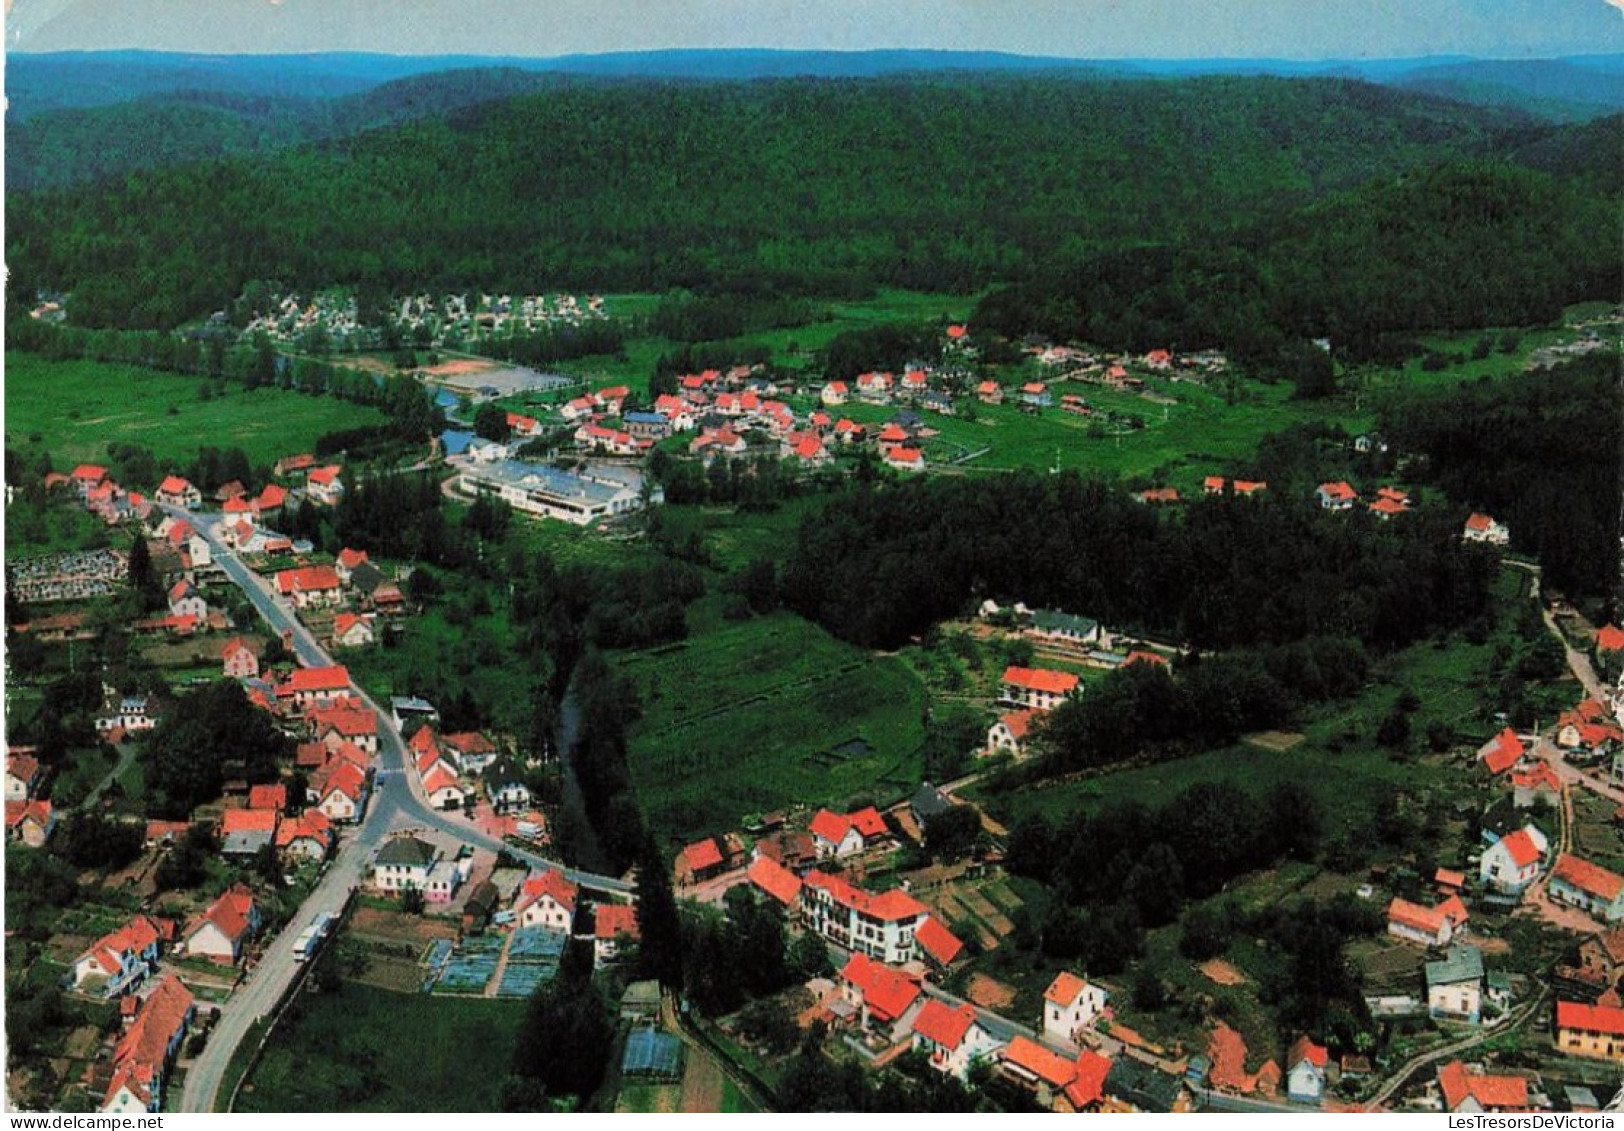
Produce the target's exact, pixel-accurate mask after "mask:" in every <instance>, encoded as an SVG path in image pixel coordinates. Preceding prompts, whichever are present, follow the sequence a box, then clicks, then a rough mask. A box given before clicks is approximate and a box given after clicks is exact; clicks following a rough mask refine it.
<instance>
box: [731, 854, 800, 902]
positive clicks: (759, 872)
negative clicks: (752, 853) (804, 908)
mask: <svg viewBox="0 0 1624 1131" xmlns="http://www.w3.org/2000/svg"><path fill="white" fill-rule="evenodd" d="M744 875H745V879H747V880H748V881H750V884H751V886H752V887H755V888H756V889H757V890H759V891H761V892H762V893H764V894H765V895H766V896H768V898H769V899H771V900H772V906H775V907H777V908H779V909H780V910H784V911H790V910H793V909H794V908H795V907H796V906H798V905H799V903H800V899H801V878H800V877H799V876H797V875H796V874H795V873H794V872H791V871H790V870H789V869H788V868H786V867H784V865H782V864H780V863H779V862H778V861H776V860H774V859H772V858H771V857H769V856H757V857H756V858H755V859H754V860H752V861H750V867H749V869H748V870H747V871H746V872H745V874H744Z"/></svg>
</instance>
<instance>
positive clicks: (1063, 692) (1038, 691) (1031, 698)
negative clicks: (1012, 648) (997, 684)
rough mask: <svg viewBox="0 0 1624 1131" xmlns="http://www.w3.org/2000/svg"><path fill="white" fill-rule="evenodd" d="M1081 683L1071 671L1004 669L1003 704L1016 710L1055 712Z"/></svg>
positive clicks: (1001, 699)
mask: <svg viewBox="0 0 1624 1131" xmlns="http://www.w3.org/2000/svg"><path fill="white" fill-rule="evenodd" d="M1078 683H1079V680H1078V678H1077V677H1076V676H1074V675H1072V674H1071V673H1070V672H1057V671H1050V670H1048V669H1046V668H1020V667H1013V666H1012V667H1008V668H1005V669H1004V678H1003V694H1002V695H1001V696H1000V701H1001V702H1004V703H1008V704H1010V705H1011V706H1014V707H1029V708H1031V709H1033V710H1037V711H1052V710H1054V709H1055V708H1056V707H1058V706H1060V704H1061V703H1062V702H1064V701H1065V700H1066V698H1067V697H1068V696H1070V695H1072V694H1074V693H1075V692H1076V691H1077V686H1078Z"/></svg>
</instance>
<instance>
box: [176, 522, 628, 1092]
mask: <svg viewBox="0 0 1624 1131" xmlns="http://www.w3.org/2000/svg"><path fill="white" fill-rule="evenodd" d="M165 509H166V510H168V511H169V513H170V514H172V515H173V516H175V517H177V518H184V519H186V521H188V522H190V523H191V524H192V525H193V527H194V528H196V529H197V531H198V532H199V533H200V534H201V535H202V536H203V537H204V539H205V540H206V541H207V542H208V543H209V548H210V552H211V554H212V556H213V558H214V561H215V563H216V564H217V565H219V566H220V568H221V569H222V570H224V571H225V574H226V577H228V578H229V579H230V580H231V581H232V583H233V584H235V585H236V586H237V587H238V588H240V589H241V590H242V591H243V592H244V593H245V594H246V595H247V597H248V599H249V601H251V602H252V603H253V605H254V608H255V609H256V610H257V611H258V612H259V614H260V616H261V617H263V618H264V620H265V622H266V623H267V624H268V625H269V626H270V628H271V630H272V631H273V632H276V633H277V634H279V635H280V634H283V633H291V634H292V641H293V652H294V655H296V656H297V657H298V659H299V662H300V663H302V664H304V665H305V666H307V667H322V666H326V665H329V664H332V663H333V662H334V661H333V659H332V657H331V656H329V655H328V654H327V651H326V650H325V649H324V648H322V646H321V644H320V643H319V642H318V641H317V640H316V638H315V637H314V636H313V635H312V634H311V633H310V630H309V629H307V628H306V627H305V626H304V625H302V624H300V623H299V620H298V618H297V617H296V616H295V615H294V613H293V610H292V609H291V608H290V607H289V606H288V605H287V604H286V603H285V602H283V601H282V600H281V598H279V597H277V596H276V595H275V594H274V592H273V591H272V590H271V587H270V585H269V584H268V583H267V582H266V581H265V579H264V578H262V577H260V576H259V575H258V574H256V573H254V572H253V571H252V570H250V569H249V568H248V567H247V566H245V565H243V563H242V562H241V561H240V560H239V559H238V558H237V556H236V555H235V554H234V553H232V552H231V551H230V550H228V549H227V548H226V547H225V546H224V545H223V544H222V543H221V542H220V539H219V536H218V526H219V522H220V519H219V517H218V516H206V515H198V514H193V513H189V512H186V511H182V510H179V509H177V508H165ZM354 690H355V693H356V694H357V695H359V696H360V697H361V699H362V700H363V701H364V702H365V703H366V704H367V706H369V707H370V708H372V710H373V711H375V712H376V713H377V715H378V771H377V774H376V775H375V781H374V785H373V789H372V794H371V797H370V798H369V799H368V802H367V808H366V813H365V815H364V817H363V819H362V821H361V823H360V824H359V825H357V826H355V827H354V828H353V829H351V830H349V831H348V832H346V833H345V834H344V837H343V842H342V844H341V846H340V848H339V851H338V854H337V855H336V856H335V857H334V859H333V860H332V862H331V863H330V864H329V865H328V867H327V871H326V873H325V874H324V875H323V876H322V879H321V881H320V883H318V884H317V886H316V888H315V890H314V891H312V892H311V893H310V896H309V898H307V899H306V900H305V902H304V904H303V905H302V906H301V907H300V908H299V911H298V913H297V914H296V915H294V916H293V918H292V919H291V920H290V921H289V923H288V925H287V927H286V928H285V929H284V931H283V933H282V936H280V937H279V938H278V939H273V940H270V941H269V943H268V945H267V946H266V947H265V950H264V953H263V955H262V956H261V958H260V960H259V963H258V965H256V966H255V967H254V969H253V970H252V971H251V972H250V973H249V974H248V976H247V978H246V979H245V980H244V981H243V983H242V984H241V985H239V986H238V987H237V989H236V991H235V992H234V993H233V994H232V995H231V999H230V1001H228V1002H226V1004H224V1005H223V1006H221V1007H220V1017H219V1020H218V1021H217V1022H216V1023H215V1026H214V1029H213V1031H212V1032H211V1033H210V1036H209V1040H208V1044H207V1045H206V1047H205V1048H204V1050H203V1052H202V1053H201V1054H199V1055H198V1057H197V1059H196V1060H195V1061H194V1062H193V1063H192V1065H191V1067H190V1068H189V1069H188V1071H187V1073H186V1082H185V1089H184V1092H183V1093H182V1096H181V1103H180V1108H179V1110H181V1111H189V1112H207V1111H213V1110H214V1107H215V1104H216V1102H217V1100H218V1097H219V1091H220V1087H221V1085H222V1083H223V1082H224V1077H225V1070H226V1066H227V1064H228V1062H229V1061H230V1060H231V1056H232V1053H234V1052H235V1051H236V1049H237V1046H238V1045H240V1044H241V1043H242V1041H243V1039H244V1038H245V1037H246V1036H247V1034H248V1030H249V1028H250V1026H252V1025H253V1023H254V1022H255V1021H257V1020H258V1019H259V1018H261V1017H263V1016H265V1015H266V1014H267V1013H269V1012H270V1010H271V1008H272V1007H273V1006H274V1005H275V1004H276V1002H277V1001H278V999H280V998H281V996H282V994H283V992H285V991H286V989H287V988H288V986H289V985H290V984H291V983H292V981H293V977H294V975H295V974H296V973H297V972H298V969H299V966H298V964H297V963H296V962H295V961H294V960H293V948H292V947H291V946H284V945H282V943H281V939H282V938H293V937H296V936H297V935H298V933H299V932H300V931H302V930H303V929H304V928H305V927H307V926H309V925H310V924H311V922H312V921H313V920H314V919H315V917H316V915H317V914H318V913H328V914H337V912H338V911H339V910H340V909H341V908H342V907H343V906H344V903H345V901H346V900H347V899H348V897H349V893H350V890H351V889H352V888H354V887H356V886H357V885H358V884H359V883H360V882H361V878H362V876H363V874H364V873H365V871H366V868H367V865H368V863H369V862H370V861H371V859H372V856H373V853H374V852H376V850H377V848H378V846H379V845H381V844H382V843H383V841H384V840H385V839H387V838H388V836H389V835H390V834H391V833H393V832H396V831H398V830H402V829H433V830H437V831H439V832H442V833H446V834H448V835H450V836H453V837H455V838H457V839H458V840H461V841H464V842H466V843H468V844H472V845H475V846H477V847H481V848H486V849H490V850H491V851H497V850H501V849H506V850H507V851H508V852H509V853H511V854H512V855H514V856H516V857H518V858H519V859H521V860H523V861H524V862H525V863H526V864H527V865H529V866H530V867H532V868H556V869H558V870H560V871H562V872H564V873H565V874H566V875H568V876H569V878H570V879H571V880H573V881H574V882H575V883H577V884H580V885H581V886H582V887H587V888H592V889H594V890H596V891H605V892H613V893H616V894H621V895H625V894H629V893H630V892H631V891H632V885H631V884H628V883H626V882H625V881H624V880H621V879H619V878H618V877H614V876H600V875H596V874H594V873H591V872H582V871H579V870H576V869H573V868H569V867H567V866H566V865H564V864H562V863H560V862H558V861H555V860H549V859H547V858H546V857H543V856H539V855H537V854H535V853H532V852H526V851H524V850H522V849H518V848H514V847H513V846H511V845H508V844H505V843H503V842H502V841H500V840H498V839H496V838H495V837H492V836H489V835H488V834H486V833H484V832H482V831H481V830H480V829H478V828H477V827H475V826H474V824H473V823H472V822H471V821H469V820H468V819H467V817H465V816H464V815H462V814H461V813H458V812H445V811H441V810H438V809H433V808H430V806H429V804H428V799H427V797H426V796H425V795H424V793H423V787H422V783H421V782H419V780H418V777H417V774H416V773H413V772H411V771H410V769H409V767H410V766H411V762H410V760H409V759H408V758H407V756H406V743H405V740H404V739H403V738H402V736H401V733H400V730H399V729H398V728H397V727H396V726H395V724H394V720H393V718H392V717H391V715H390V713H389V712H387V711H384V710H382V709H380V708H379V706H378V704H377V703H376V702H375V701H373V699H372V697H371V696H369V695H368V694H367V693H366V692H365V691H363V690H361V689H360V688H358V687H357V688H354Z"/></svg>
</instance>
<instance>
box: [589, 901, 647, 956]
mask: <svg viewBox="0 0 1624 1131" xmlns="http://www.w3.org/2000/svg"><path fill="white" fill-rule="evenodd" d="M592 916H593V919H592V957H593V961H594V962H595V964H596V965H598V966H602V965H603V964H604V963H606V962H613V961H614V960H615V959H617V958H619V957H620V953H621V951H622V949H624V947H625V945H626V943H628V942H636V941H637V940H638V939H639V938H641V937H642V934H641V931H640V930H639V928H638V926H637V908H635V907H633V906H632V905H631V904H629V903H600V904H598V906H597V907H595V908H593V911H592Z"/></svg>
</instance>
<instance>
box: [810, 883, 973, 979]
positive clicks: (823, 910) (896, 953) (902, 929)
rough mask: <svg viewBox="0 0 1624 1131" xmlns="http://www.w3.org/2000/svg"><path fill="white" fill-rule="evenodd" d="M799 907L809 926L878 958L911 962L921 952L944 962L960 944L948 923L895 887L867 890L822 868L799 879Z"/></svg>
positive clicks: (951, 957) (826, 936)
mask: <svg viewBox="0 0 1624 1131" xmlns="http://www.w3.org/2000/svg"><path fill="white" fill-rule="evenodd" d="M800 912H801V921H802V923H803V925H805V926H806V928H807V929H808V930H811V931H813V932H815V933H817V934H819V935H821V936H823V937H824V938H825V939H827V940H829V941H830V942H832V943H834V944H835V945H836V946H841V947H845V948H846V949H848V950H854V951H860V952H862V953H866V954H868V955H869V956H870V957H872V958H876V959H879V960H880V961H882V962H892V963H904V962H911V961H913V960H914V959H916V958H919V957H921V956H922V955H924V956H928V957H930V958H932V959H933V961H936V963H937V964H938V965H946V964H948V963H950V962H951V961H952V960H953V959H954V958H956V957H957V956H958V954H959V953H960V951H961V950H962V948H963V944H962V943H961V942H959V940H958V939H957V938H955V937H954V936H953V934H952V932H951V931H949V930H948V929H947V928H946V926H944V925H943V924H941V923H939V922H936V921H935V920H934V919H933V918H932V916H931V913H930V909H929V908H928V907H926V906H925V905H924V904H922V903H920V902H919V901H918V900H917V899H915V898H914V897H913V896H911V895H909V894H908V893H907V892H905V891H902V890H901V889H898V888H893V889H891V890H890V891H884V892H879V893H878V894H870V893H868V892H866V891H864V890H862V889H861V888H859V887H856V886H855V885H853V884H852V883H850V882H849V881H847V880H846V879H845V878H844V877H841V876H834V875H830V874H828V873H826V872H820V871H816V870H814V871H811V872H808V873H807V874H806V876H805V878H804V879H803V880H802V883H801V891H800ZM927 923H929V924H933V925H932V926H930V927H927V926H926V924H927ZM922 928H923V929H924V937H921V929H922ZM927 944H928V945H927Z"/></svg>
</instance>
